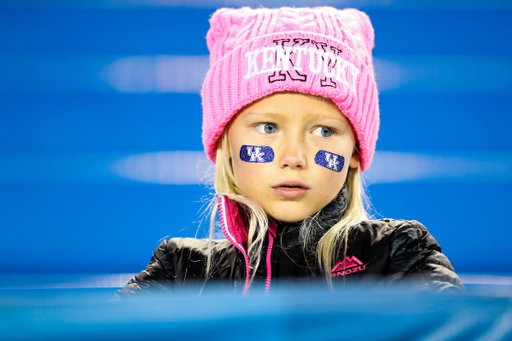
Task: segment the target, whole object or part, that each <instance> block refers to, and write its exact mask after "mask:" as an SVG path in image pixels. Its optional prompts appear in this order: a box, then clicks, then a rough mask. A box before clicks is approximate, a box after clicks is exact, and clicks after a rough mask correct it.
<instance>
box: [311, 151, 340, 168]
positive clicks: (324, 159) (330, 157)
mask: <svg viewBox="0 0 512 341" xmlns="http://www.w3.org/2000/svg"><path fill="white" fill-rule="evenodd" d="M315 163H316V164H317V165H319V166H322V167H325V168H328V169H330V170H332V171H335V172H341V170H342V169H343V166H344V165H345V158H344V157H343V156H341V155H338V154H334V153H330V152H327V151H325V150H320V151H319V152H318V153H316V155H315Z"/></svg>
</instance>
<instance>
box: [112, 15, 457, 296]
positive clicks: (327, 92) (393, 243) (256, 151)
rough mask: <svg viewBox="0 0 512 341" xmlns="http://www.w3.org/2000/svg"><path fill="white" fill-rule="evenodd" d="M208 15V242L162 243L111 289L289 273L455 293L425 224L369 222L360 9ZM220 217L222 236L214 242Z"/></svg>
mask: <svg viewBox="0 0 512 341" xmlns="http://www.w3.org/2000/svg"><path fill="white" fill-rule="evenodd" d="M210 23H211V28H210V31H209V32H208V34H207V42H208V48H209V50H210V53H211V55H210V70H209V71H208V73H207V75H206V78H205V81H204V85H203V89H202V101H203V111H204V114H203V115H204V116H203V143H204V147H205V151H206V153H207V155H208V157H209V158H210V160H212V161H213V162H214V163H215V166H216V173H215V190H216V193H217V197H216V198H215V200H216V208H215V209H214V210H213V212H212V216H211V231H210V238H209V239H206V240H202V239H192V238H173V239H170V240H167V241H164V242H162V243H161V244H160V245H159V247H158V249H157V250H156V252H155V253H154V255H153V257H152V259H151V262H150V263H149V265H148V266H147V268H146V269H145V270H144V271H142V272H141V273H140V274H138V275H137V276H135V277H134V278H132V279H131V280H130V281H129V282H128V283H127V284H126V286H125V287H124V288H123V289H122V290H121V291H120V292H119V295H123V294H129V293H136V292H139V291H144V290H145V289H148V288H163V289H166V290H172V289H173V288H176V287H182V286H184V285H187V284H194V283H195V284H206V285H208V284H210V283H215V284H219V283H221V284H224V285H226V284H227V285H229V286H230V287H232V288H235V289H236V288H240V289H241V290H243V292H244V293H246V292H248V291H249V290H251V291H252V292H259V291H263V290H265V292H269V290H271V288H272V286H275V285H276V284H277V283H279V282H283V283H289V282H290V281H292V280H299V281H301V282H303V281H305V280H318V281H322V282H325V283H326V284H327V286H331V287H332V286H336V284H337V283H343V284H346V283H357V282H360V281H364V282H365V283H366V281H368V280H369V279H371V280H372V281H373V283H375V282H377V283H379V284H384V283H385V284H388V283H392V282H397V281H400V280H404V279H411V280H415V281H417V282H419V283H421V284H422V285H424V286H425V287H427V288H432V289H434V290H438V291H440V290H446V289H451V290H463V288H464V287H463V285H462V283H461V282H460V280H459V278H458V277H457V275H456V274H455V272H454V269H453V267H452V265H451V264H450V262H449V261H448V259H447V258H446V257H445V256H444V255H443V254H442V253H441V249H440V247H439V245H438V244H437V242H436V241H435V239H434V238H433V237H432V236H431V235H430V234H429V232H428V231H427V230H426V229H425V227H424V226H423V225H421V224H420V223H418V222H416V221H404V220H393V219H382V220H368V216H367V213H366V210H365V205H364V200H363V197H364V190H363V187H362V184H361V173H362V172H363V171H364V170H366V169H367V168H368V167H369V166H370V163H371V161H372V157H373V153H374V151H375V144H376V140H377V134H378V129H379V107H378V97H377V86H376V83H375V75H374V70H373V65H372V55H371V51H372V48H373V41H374V33H373V28H372V26H371V23H370V20H369V18H368V16H366V15H365V14H364V13H362V12H359V11H357V10H355V9H345V10H337V9H335V8H331V7H321V8H280V9H266V8H258V9H250V8H242V9H221V10H218V11H216V12H215V13H214V14H213V16H212V18H211V20H210ZM217 213H218V215H219V219H220V224H221V225H222V230H223V232H224V235H225V237H226V239H224V240H214V239H213V236H214V233H215V216H216V214H217ZM220 279H222V280H223V281H219V280H220ZM260 286H261V287H263V286H264V288H260Z"/></svg>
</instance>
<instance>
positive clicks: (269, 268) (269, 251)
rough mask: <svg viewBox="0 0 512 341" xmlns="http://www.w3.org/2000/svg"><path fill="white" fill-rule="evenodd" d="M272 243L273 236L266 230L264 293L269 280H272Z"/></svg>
mask: <svg viewBox="0 0 512 341" xmlns="http://www.w3.org/2000/svg"><path fill="white" fill-rule="evenodd" d="M273 245H274V236H273V235H272V232H270V231H268V248H267V281H266V282H265V294H268V292H269V290H270V281H271V280H272V262H271V261H272V246H273Z"/></svg>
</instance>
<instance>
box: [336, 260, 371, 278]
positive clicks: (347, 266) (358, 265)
mask: <svg viewBox="0 0 512 341" xmlns="http://www.w3.org/2000/svg"><path fill="white" fill-rule="evenodd" d="M365 269H366V266H365V265H364V264H363V262H361V261H360V260H359V259H357V257H356V256H346V257H345V259H344V260H343V261H339V262H338V263H337V264H336V265H335V266H334V268H332V270H331V272H332V277H336V276H345V275H350V274H352V273H354V272H358V271H363V270H365Z"/></svg>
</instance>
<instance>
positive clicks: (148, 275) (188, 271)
mask: <svg viewBox="0 0 512 341" xmlns="http://www.w3.org/2000/svg"><path fill="white" fill-rule="evenodd" d="M212 243H213V245H212V247H213V252H214V257H215V256H217V254H219V253H223V252H224V251H225V250H226V249H227V248H228V247H229V245H230V244H229V242H228V241H226V240H220V241H219V240H213V241H212ZM208 245H209V241H208V240H207V239H195V238H172V239H169V240H164V241H162V242H161V243H160V244H159V245H158V247H157V249H156V250H155V252H154V253H153V256H152V257H151V260H150V262H149V264H148V265H147V266H146V268H145V269H144V270H143V271H141V272H140V273H138V274H137V275H135V276H134V277H132V278H131V279H130V280H129V281H128V283H126V285H125V286H124V288H123V289H122V290H120V291H118V293H117V295H118V296H123V295H124V294H133V293H136V292H140V291H147V290H170V289H171V288H173V287H175V286H176V285H183V284H184V282H185V280H186V281H187V282H197V281H199V280H201V279H204V277H205V273H206V271H205V270H206V260H207V256H208Z"/></svg>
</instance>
